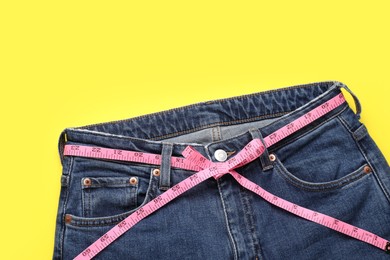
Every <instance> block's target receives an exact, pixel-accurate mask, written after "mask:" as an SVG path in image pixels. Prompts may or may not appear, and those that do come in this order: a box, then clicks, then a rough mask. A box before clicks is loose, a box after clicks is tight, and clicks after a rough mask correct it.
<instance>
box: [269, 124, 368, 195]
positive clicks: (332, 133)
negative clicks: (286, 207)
mask: <svg viewBox="0 0 390 260" xmlns="http://www.w3.org/2000/svg"><path fill="white" fill-rule="evenodd" d="M272 152H273V153H275V155H276V157H277V160H276V161H275V162H274V163H275V168H276V172H277V173H279V174H281V176H282V177H284V178H285V179H286V180H287V181H288V182H289V183H290V184H293V185H295V186H298V187H301V188H304V189H311V190H328V189H334V188H338V187H341V186H344V185H347V184H348V183H351V182H353V181H355V180H357V179H360V178H362V177H363V176H365V174H366V172H367V171H369V172H370V171H371V169H370V168H369V167H368V163H367V161H366V158H365V157H364V155H363V154H362V152H361V151H360V149H359V147H358V145H357V143H356V140H355V139H354V137H353V135H352V134H351V133H350V132H349V131H348V129H346V128H345V126H344V125H343V124H342V123H341V122H340V120H339V118H338V117H335V118H332V119H331V120H329V121H327V122H325V123H323V124H321V125H319V126H317V127H315V128H313V129H311V130H309V131H307V132H305V133H304V134H302V135H301V136H299V137H297V138H295V139H294V140H291V141H290V142H288V143H286V144H285V145H283V146H282V147H280V148H279V149H277V150H275V151H272ZM367 167H368V168H367ZM368 169H369V170H368ZM369 172H368V173H369Z"/></svg>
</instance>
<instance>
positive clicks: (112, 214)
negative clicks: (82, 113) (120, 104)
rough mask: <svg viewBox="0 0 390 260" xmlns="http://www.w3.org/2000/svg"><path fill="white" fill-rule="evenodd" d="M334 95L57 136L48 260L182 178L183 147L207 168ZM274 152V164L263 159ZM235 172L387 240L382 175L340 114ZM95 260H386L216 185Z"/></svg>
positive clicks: (257, 99) (363, 134) (208, 109)
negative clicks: (55, 201)
mask: <svg viewBox="0 0 390 260" xmlns="http://www.w3.org/2000/svg"><path fill="white" fill-rule="evenodd" d="M342 87H346V86H345V85H344V84H342V83H341V82H337V81H329V82H316V83H311V84H305V85H299V86H292V87H288V88H283V89H277V90H273V91H267V92H261V93H254V94H251V95H244V96H237V97H232V98H227V99H221V100H213V101H208V102H202V103H198V104H193V105H189V106H185V107H179V108H175V109H171V110H167V111H162V112H159V113H154V114H149V115H144V116H140V117H136V118H131V119H126V120H121V121H115V122H108V123H101V124H95V125H89V126H84V127H76V128H67V129H65V130H64V131H63V133H62V134H61V136H60V140H59V153H60V158H61V162H62V166H63V171H62V177H61V192H60V197H59V206H58V216H57V223H56V235H55V248H54V256H53V259H72V258H73V257H75V256H76V255H78V254H79V253H80V252H81V251H83V250H84V249H85V248H86V247H88V246H89V245H90V244H91V243H93V242H94V241H95V240H97V239H98V238H99V237H100V236H101V235H103V234H104V233H105V232H107V231H108V230H109V229H111V228H112V227H113V226H114V225H115V224H117V223H119V222H120V221H121V220H123V219H124V218H126V217H127V216H128V215H129V214H131V213H132V212H134V211H135V210H136V209H137V208H139V207H140V206H142V205H144V204H145V203H147V202H148V201H150V200H152V199H153V198H155V197H156V196H158V195H160V194H162V193H163V192H164V191H165V190H167V189H168V188H169V187H171V186H173V185H175V184H177V183H178V182H180V181H181V180H183V179H185V178H187V177H189V176H191V174H193V173H194V172H193V171H189V170H183V169H178V168H174V167H170V163H169V162H170V158H171V156H182V155H181V153H182V151H183V150H184V148H185V147H186V146H187V145H192V146H193V147H194V148H195V149H196V150H197V151H199V152H200V153H201V154H203V155H204V156H206V157H207V158H209V159H210V160H211V161H217V160H216V158H215V156H214V153H215V151H216V150H218V149H222V150H224V151H226V152H227V154H228V158H230V157H232V156H234V155H235V154H237V153H238V152H239V151H240V150H241V149H242V148H243V147H244V146H245V145H246V144H247V143H248V142H250V141H251V140H252V139H253V138H263V137H265V136H267V135H269V134H270V133H272V132H273V131H275V130H277V129H279V128H280V127H282V126H284V125H286V124H288V123H290V122H291V121H293V120H294V119H296V118H298V117H300V116H301V115H303V114H305V113H307V112H308V111H309V110H311V109H313V108H314V107H316V106H318V105H320V104H322V103H323V102H325V101H327V100H329V99H330V98H332V97H334V96H335V95H337V94H339V93H340V91H341V88H342ZM354 98H355V101H356V102H357V103H356V104H357V111H358V114H359V113H360V105H359V103H358V100H357V98H356V97H354ZM65 143H67V144H80V145H92V146H101V147H108V148H116V149H125V150H132V151H140V152H147V153H155V154H162V158H163V160H162V165H161V166H157V165H146V164H139V163H131V162H119V161H112V160H99V159H92V158H81V157H73V156H63V148H64V144H65ZM271 153H272V154H274V155H275V156H276V160H274V161H271V160H270V158H269V154H271ZM156 168H159V169H160V175H158V176H156V175H154V174H153V170H154V169H156ZM237 172H238V173H240V174H242V175H243V176H245V177H246V178H248V179H250V180H252V181H253V182H255V183H257V184H258V185H260V186H261V187H263V188H264V189H266V190H267V191H269V192H271V193H273V194H275V195H277V196H279V197H281V198H284V199H286V200H289V201H291V202H293V203H296V204H298V205H301V206H303V207H307V208H309V209H312V210H315V211H318V212H321V213H324V214H328V215H330V216H333V217H335V218H338V219H340V220H343V221H345V222H347V223H350V224H352V225H356V226H358V227H360V228H363V229H366V230H368V231H370V232H373V233H375V234H377V235H379V236H381V237H384V238H386V239H390V169H389V165H388V163H387V162H386V160H385V158H384V156H383V155H382V153H381V152H380V150H379V149H378V147H377V146H376V145H375V143H374V141H373V140H372V139H371V137H370V135H369V134H368V132H367V129H366V127H365V126H364V125H363V124H362V123H361V122H360V121H359V115H357V114H355V113H354V112H353V110H352V109H351V108H350V107H349V105H348V104H347V103H345V104H343V105H341V106H340V107H338V108H336V109H335V110H333V111H332V112H330V113H329V114H326V115H325V116H323V117H321V118H319V119H318V120H316V121H315V122H313V123H311V124H309V125H308V126H306V127H304V128H303V129H301V130H299V131H298V132H296V133H294V134H293V135H291V136H289V137H288V138H286V139H284V140H282V141H280V142H279V143H277V144H275V145H273V146H272V147H269V148H268V149H267V150H266V151H265V153H264V154H263V155H262V156H261V157H260V158H259V159H257V160H255V161H253V162H251V163H248V164H247V165H244V166H242V167H240V168H238V169H237ZM130 179H132V181H130ZM86 180H87V181H86ZM96 259H116V260H118V259H119V260H120V259H202V260H204V259H221V260H226V259H390V256H389V255H387V254H385V252H384V251H382V250H380V249H378V248H376V247H374V246H372V245H369V244H366V243H364V242H361V241H359V240H356V239H354V238H351V237H348V236H346V235H343V234H341V233H338V232H336V231H334V230H331V229H328V228H326V227H324V226H321V225H319V224H316V223H313V222H310V221H307V220H305V219H302V218H300V217H298V216H295V215H293V214H291V213H289V212H286V211H284V210H283V209H280V208H277V207H276V206H274V205H271V204H269V203H268V202H266V201H264V200H263V199H262V198H260V197H259V196H257V195H256V194H254V193H252V192H251V191H249V190H246V189H245V188H243V187H241V186H240V185H239V184H238V183H237V182H236V181H235V180H234V179H233V178H232V176H230V175H229V174H225V175H224V176H223V177H221V178H220V179H218V180H215V179H214V178H210V179H208V180H206V181H205V182H203V183H201V184H199V185H198V186H196V187H194V188H193V189H191V190H189V191H187V192H185V193H184V194H183V195H181V196H180V197H178V198H176V199H175V200H173V201H172V202H170V203H168V204H167V205H166V206H164V207H163V208H161V209H160V210H158V211H156V212H154V213H153V214H151V215H150V216H148V217H147V218H145V219H143V220H142V221H141V222H139V223H138V224H137V225H135V226H134V227H133V228H132V229H130V230H129V231H127V232H126V233H125V234H124V235H122V236H121V237H120V238H119V239H118V240H116V241H115V242H113V243H112V244H111V245H109V246H108V247H107V248H106V249H104V250H103V251H102V252H101V253H100V254H98V255H97V256H96Z"/></svg>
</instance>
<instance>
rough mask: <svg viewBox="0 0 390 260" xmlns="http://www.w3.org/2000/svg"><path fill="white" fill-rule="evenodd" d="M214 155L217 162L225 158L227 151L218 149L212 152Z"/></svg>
mask: <svg viewBox="0 0 390 260" xmlns="http://www.w3.org/2000/svg"><path fill="white" fill-rule="evenodd" d="M214 157H215V159H216V160H217V161H218V162H224V161H226V159H227V153H226V152H225V151H224V150H222V149H218V150H216V151H215V152H214Z"/></svg>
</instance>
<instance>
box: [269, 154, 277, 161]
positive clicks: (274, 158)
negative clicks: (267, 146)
mask: <svg viewBox="0 0 390 260" xmlns="http://www.w3.org/2000/svg"><path fill="white" fill-rule="evenodd" d="M269 160H270V161H271V162H274V161H275V160H276V155H275V154H273V153H271V154H270V155H269Z"/></svg>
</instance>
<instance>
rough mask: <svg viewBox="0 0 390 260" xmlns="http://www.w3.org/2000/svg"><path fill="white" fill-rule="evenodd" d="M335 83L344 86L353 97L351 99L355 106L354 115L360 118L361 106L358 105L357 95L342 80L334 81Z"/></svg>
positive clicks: (340, 86)
mask: <svg viewBox="0 0 390 260" xmlns="http://www.w3.org/2000/svg"><path fill="white" fill-rule="evenodd" d="M335 83H336V85H337V86H338V87H339V88H344V89H345V90H346V91H347V92H348V93H349V94H351V96H352V97H353V100H354V101H355V107H356V116H357V118H358V119H360V114H361V113H362V106H361V105H360V101H359V99H358V98H357V96H356V95H355V94H354V93H353V92H352V91H351V90H350V89H349V88H348V87H347V85H345V84H344V83H342V82H339V81H336V82H335Z"/></svg>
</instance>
